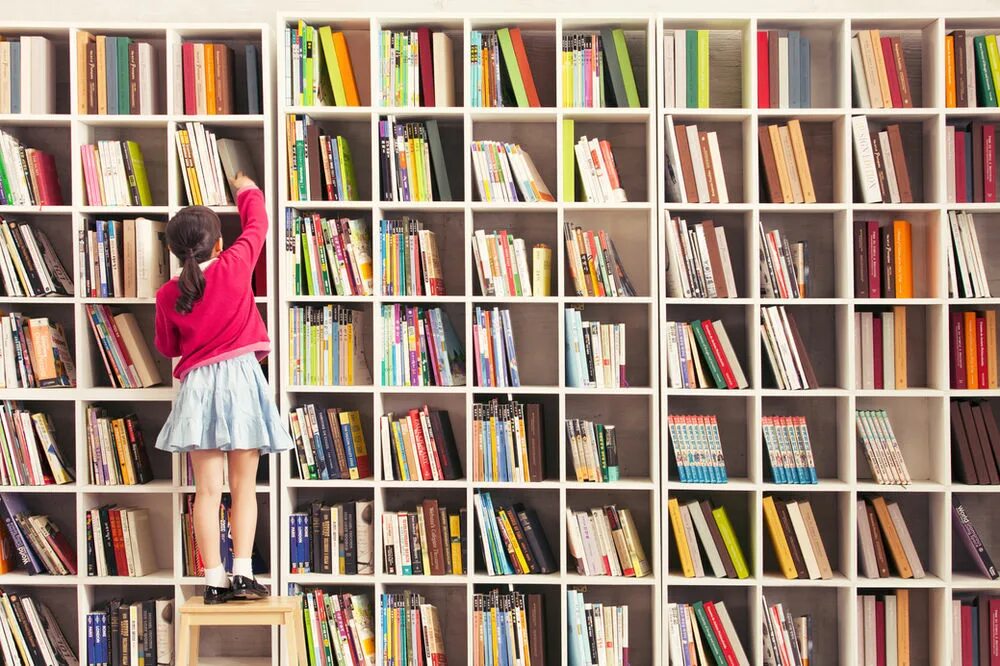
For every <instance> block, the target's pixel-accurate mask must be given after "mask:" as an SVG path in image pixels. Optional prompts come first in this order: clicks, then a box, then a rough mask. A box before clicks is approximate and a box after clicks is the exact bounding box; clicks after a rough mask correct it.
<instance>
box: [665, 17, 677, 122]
mask: <svg viewBox="0 0 1000 666" xmlns="http://www.w3.org/2000/svg"><path fill="white" fill-rule="evenodd" d="M675 74H676V73H675V72H674V33H673V32H667V33H666V34H664V35H663V99H664V106H667V107H669V106H670V105H671V103H672V102H673V101H674V76H675Z"/></svg>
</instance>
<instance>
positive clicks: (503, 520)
mask: <svg viewBox="0 0 1000 666" xmlns="http://www.w3.org/2000/svg"><path fill="white" fill-rule="evenodd" d="M497 518H498V519H499V520H500V524H501V525H502V526H503V530H504V531H505V532H506V533H507V537H508V539H510V545H511V547H512V548H513V549H514V552H513V553H508V554H510V555H512V556H513V558H514V559H516V560H517V566H518V568H520V569H521V571H522V572H524V573H526V574H529V573H532V572H531V567H529V566H528V560H527V559H526V558H525V557H524V552H523V551H522V550H521V544H520V543H518V541H517V537H516V536H515V534H514V526H513V525H511V524H510V519H509V518H507V514H506V512H504V511H500V512H499V513H497Z"/></svg>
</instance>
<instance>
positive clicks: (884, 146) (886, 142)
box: [851, 116, 913, 204]
mask: <svg viewBox="0 0 1000 666" xmlns="http://www.w3.org/2000/svg"><path fill="white" fill-rule="evenodd" d="M851 136H852V138H853V141H854V162H855V165H856V166H857V174H858V189H859V194H860V199H861V201H863V202H864V203H897V204H898V203H913V187H912V185H911V184H910V170H909V168H908V167H907V165H906V153H905V152H904V150H903V137H902V134H901V133H900V130H899V124H898V123H891V124H889V125H886V126H885V129H882V130H878V129H877V128H873V127H870V126H869V124H868V117H867V116H854V117H852V118H851Z"/></svg>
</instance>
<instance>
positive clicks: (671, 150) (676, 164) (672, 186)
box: [663, 116, 688, 203]
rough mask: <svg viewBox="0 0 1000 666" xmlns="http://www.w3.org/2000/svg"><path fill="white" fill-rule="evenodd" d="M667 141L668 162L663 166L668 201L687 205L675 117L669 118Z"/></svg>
mask: <svg viewBox="0 0 1000 666" xmlns="http://www.w3.org/2000/svg"><path fill="white" fill-rule="evenodd" d="M663 138H664V140H665V141H666V153H667V154H666V160H665V163H664V165H663V168H664V171H665V172H666V173H665V176H666V189H667V192H666V194H667V201H670V202H673V203H687V202H688V201H687V192H685V191H684V175H683V174H682V173H681V154H680V150H678V148H677V134H676V133H675V130H674V117H673V116H667V124H666V128H665V129H664V137H663Z"/></svg>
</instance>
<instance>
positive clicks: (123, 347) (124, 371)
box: [86, 303, 163, 389]
mask: <svg viewBox="0 0 1000 666" xmlns="http://www.w3.org/2000/svg"><path fill="white" fill-rule="evenodd" d="M86 309H87V320H88V321H89V322H90V326H91V329H92V330H93V332H94V338H95V339H96V340H97V341H98V342H99V346H100V349H101V358H102V360H103V361H104V369H105V370H106V371H107V374H108V381H110V382H111V385H112V386H114V387H116V388H129V389H132V388H149V387H150V386H156V385H157V384H160V383H162V382H163V379H162V377H161V376H160V369H159V368H158V367H157V365H156V360H155V359H154V358H153V354H152V352H150V350H149V346H148V345H147V344H146V339H145V338H144V337H143V335H142V329H140V328H139V321H138V320H137V319H136V317H135V315H134V314H133V313H131V312H121V313H119V314H113V313H112V311H111V308H110V307H108V306H107V305H103V304H93V303H88V304H87V308H86Z"/></svg>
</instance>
